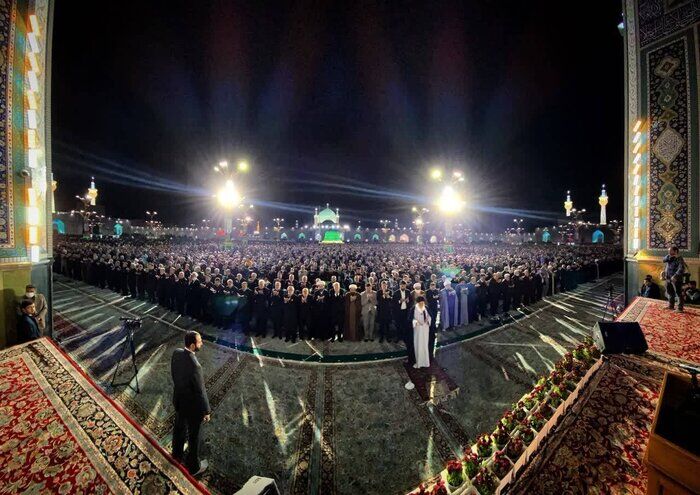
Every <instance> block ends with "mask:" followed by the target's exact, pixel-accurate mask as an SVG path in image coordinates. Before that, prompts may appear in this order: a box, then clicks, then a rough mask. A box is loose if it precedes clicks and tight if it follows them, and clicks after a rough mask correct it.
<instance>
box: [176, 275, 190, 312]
mask: <svg viewBox="0 0 700 495" xmlns="http://www.w3.org/2000/svg"><path fill="white" fill-rule="evenodd" d="M188 285H189V283H188V282H187V279H186V278H185V272H182V271H181V272H180V273H178V274H177V282H175V307H176V308H177V312H178V313H180V314H181V315H184V314H185V305H186V304H187V287H188Z"/></svg>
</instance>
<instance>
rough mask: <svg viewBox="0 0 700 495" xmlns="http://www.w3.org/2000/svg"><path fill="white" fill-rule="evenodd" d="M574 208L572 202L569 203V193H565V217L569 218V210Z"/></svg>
mask: <svg viewBox="0 0 700 495" xmlns="http://www.w3.org/2000/svg"><path fill="white" fill-rule="evenodd" d="M573 207H574V202H573V201H571V191H566V201H564V209H565V210H566V216H567V217H570V216H571V209H572V208H573Z"/></svg>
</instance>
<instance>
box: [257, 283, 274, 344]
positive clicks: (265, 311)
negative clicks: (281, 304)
mask: <svg viewBox="0 0 700 495" xmlns="http://www.w3.org/2000/svg"><path fill="white" fill-rule="evenodd" d="M269 305H270V301H269V294H268V291H267V288H266V287H265V281H264V280H259V281H258V283H257V285H256V287H255V290H254V291H253V317H254V318H255V336H256V337H263V338H264V337H267V320H268V317H269V308H270V306H269ZM280 338H281V336H280Z"/></svg>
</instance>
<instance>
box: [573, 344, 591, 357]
mask: <svg viewBox="0 0 700 495" xmlns="http://www.w3.org/2000/svg"><path fill="white" fill-rule="evenodd" d="M572 354H573V356H574V359H577V360H579V361H590V359H591V355H590V353H589V352H588V347H586V345H585V344H579V345H577V346H576V349H574V350H573V352H572Z"/></svg>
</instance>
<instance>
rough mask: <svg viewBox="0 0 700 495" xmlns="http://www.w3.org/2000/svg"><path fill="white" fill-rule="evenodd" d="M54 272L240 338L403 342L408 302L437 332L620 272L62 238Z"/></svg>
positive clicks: (506, 254)
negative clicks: (423, 311)
mask: <svg viewBox="0 0 700 495" xmlns="http://www.w3.org/2000/svg"><path fill="white" fill-rule="evenodd" d="M55 253H56V262H55V263H54V269H55V270H56V271H58V272H60V273H62V274H64V275H66V276H69V277H72V278H74V279H78V280H82V281H84V282H86V283H89V284H92V285H95V286H97V287H100V288H103V289H111V290H113V291H115V292H118V293H120V294H122V295H124V296H127V297H132V298H138V299H144V300H148V301H150V302H152V303H157V304H160V305H162V306H165V307H167V308H169V309H171V310H173V311H176V312H178V313H180V314H182V315H187V316H189V317H191V318H195V319H198V320H200V321H203V322H207V323H212V324H215V325H219V326H226V325H234V324H237V325H240V327H241V329H242V331H243V332H244V333H245V334H246V335H250V334H253V333H254V334H255V335H256V336H258V337H266V336H267V335H268V332H270V331H271V332H272V335H273V336H274V337H277V338H280V339H281V338H285V340H289V341H296V340H297V338H302V339H326V340H330V341H335V340H341V341H342V340H344V339H347V340H353V341H357V340H365V341H370V340H375V339H379V340H380V341H384V340H388V341H399V340H404V341H405V340H407V339H406V334H407V333H410V325H411V320H412V318H411V317H409V313H410V310H411V308H412V307H413V305H414V303H415V301H416V298H417V297H418V296H423V297H424V298H425V302H426V306H427V310H428V313H429V314H430V317H431V324H430V328H431V340H432V338H434V332H435V331H436V330H437V329H438V328H439V329H449V328H451V327H454V326H458V325H463V324H467V323H469V322H472V321H476V320H479V319H483V318H490V317H495V316H497V315H499V314H501V313H504V312H508V311H509V310H511V309H515V308H518V307H520V306H527V305H529V304H532V303H534V302H536V301H538V300H539V299H541V298H542V297H546V296H547V295H550V294H552V293H555V292H562V291H569V290H572V289H573V288H575V287H576V286H577V285H578V284H579V283H582V282H585V281H588V280H592V279H595V278H596V277H598V276H603V275H606V274H608V273H612V272H614V271H617V270H619V269H620V268H621V256H622V254H621V250H620V249H619V247H615V246H555V245H521V246H513V245H501V244H488V245H455V246H438V245H398V244H392V245H388V244H381V245H340V246H335V245H333V246H331V245H317V244H313V245H312V244H291V243H290V244H270V243H250V244H246V245H238V246H235V247H233V248H229V249H224V248H222V246H221V245H220V244H214V243H207V242H194V241H193V242H187V243H179V244H171V243H167V242H153V241H151V242H148V243H146V242H133V241H132V242H129V241H124V240H122V241H82V240H66V241H63V242H60V243H59V244H58V245H57V247H56V249H55Z"/></svg>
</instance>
